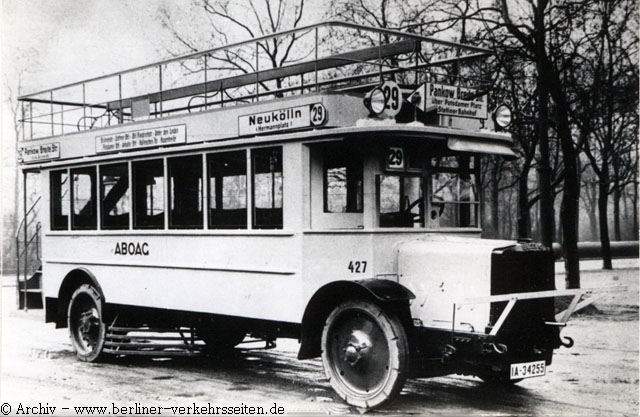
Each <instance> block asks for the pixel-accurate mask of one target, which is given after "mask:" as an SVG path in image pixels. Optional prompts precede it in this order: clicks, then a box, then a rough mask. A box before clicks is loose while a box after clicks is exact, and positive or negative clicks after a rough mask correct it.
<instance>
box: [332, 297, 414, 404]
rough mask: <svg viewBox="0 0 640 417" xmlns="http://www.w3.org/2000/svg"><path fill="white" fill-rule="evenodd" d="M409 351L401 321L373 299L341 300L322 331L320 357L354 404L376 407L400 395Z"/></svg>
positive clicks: (336, 387) (345, 397)
mask: <svg viewBox="0 0 640 417" xmlns="http://www.w3.org/2000/svg"><path fill="white" fill-rule="evenodd" d="M408 356H409V348H408V341H407V336H406V333H405V330H404V327H403V326H402V324H401V323H400V320H399V319H398V318H397V317H396V316H395V315H393V314H391V313H388V312H386V311H384V310H383V309H381V308H380V307H378V306H377V305H376V304H373V303H371V302H369V301H347V302H344V303H342V304H340V305H339V306H338V307H336V308H335V309H334V310H333V311H332V312H331V314H330V315H329V317H328V318H327V321H326V323H325V326H324V329H323V331H322V362H323V364H324V369H325V372H326V374H327V376H328V377H329V381H330V383H331V386H332V387H333V389H334V390H335V391H336V393H337V394H338V395H339V396H340V397H341V398H342V399H343V400H344V401H345V402H346V403H347V404H351V405H354V406H356V407H361V408H372V407H376V406H379V405H381V404H383V403H385V402H386V401H388V400H390V399H391V398H393V397H394V396H395V395H397V394H398V393H399V392H400V391H401V390H402V387H403V385H404V381H405V379H406V373H407V367H408Z"/></svg>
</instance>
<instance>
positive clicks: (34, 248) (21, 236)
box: [15, 197, 43, 310]
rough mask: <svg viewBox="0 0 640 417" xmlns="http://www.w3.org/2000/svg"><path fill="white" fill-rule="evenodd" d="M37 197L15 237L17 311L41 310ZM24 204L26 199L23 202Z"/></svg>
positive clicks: (26, 211)
mask: <svg viewBox="0 0 640 417" xmlns="http://www.w3.org/2000/svg"><path fill="white" fill-rule="evenodd" d="M40 199H41V197H38V198H37V199H36V200H35V202H33V203H32V204H31V206H30V207H29V208H28V209H27V210H25V214H24V217H23V218H22V220H21V222H20V224H19V225H18V229H17V231H16V236H15V245H16V296H17V300H18V303H17V304H18V309H20V310H28V309H30V308H31V309H41V308H42V306H43V303H42V261H41V259H40V253H41V248H40V232H41V223H40V221H39V216H38V214H39V207H40V206H39V203H40ZM24 203H25V204H26V203H27V201H26V198H25V200H24Z"/></svg>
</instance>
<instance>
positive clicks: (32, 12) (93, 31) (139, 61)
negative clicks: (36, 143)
mask: <svg viewBox="0 0 640 417" xmlns="http://www.w3.org/2000/svg"><path fill="white" fill-rule="evenodd" d="M231 1H233V0H231ZM193 3H194V1H193V0H0V76H1V77H0V106H1V107H0V110H1V111H0V128H1V129H0V132H1V136H0V145H1V146H0V160H1V161H2V170H1V171H0V201H1V203H0V211H1V216H0V218H2V220H3V221H2V222H0V235H1V236H3V238H6V236H5V234H6V233H5V232H6V230H7V229H8V227H7V225H6V224H5V221H6V217H7V216H6V214H7V213H8V212H9V211H14V210H15V207H14V206H13V201H14V200H15V196H14V194H15V185H14V184H15V183H16V172H17V170H16V155H15V146H16V145H15V140H14V137H15V133H14V116H13V113H12V112H11V108H10V106H9V104H10V102H11V101H10V100H9V95H11V96H12V97H14V98H15V96H17V95H18V94H30V93H34V92H38V91H42V90H46V89H50V88H54V87H59V86H62V85H66V84H69V83H73V82H78V81H82V80H85V79H90V78H94V77H97V76H101V75H106V74H112V73H115V72H118V71H122V70H126V69H129V68H133V67H138V66H141V65H145V64H149V63H153V62H156V61H160V60H162V59H165V58H168V57H170V56H171V54H170V51H171V52H173V53H181V52H182V51H180V48H179V47H178V46H177V45H176V43H175V42H172V41H171V40H172V37H171V35H170V34H169V32H168V31H167V29H166V28H163V27H162V24H161V20H160V10H161V9H163V8H164V9H166V10H167V11H168V12H169V14H170V15H171V18H172V22H173V24H174V25H175V26H176V28H177V29H178V30H179V31H180V32H181V33H192V34H194V36H200V32H198V29H199V28H203V30H202V32H203V33H205V36H206V27H207V25H208V24H209V22H208V21H207V20H206V19H205V17H204V15H203V12H202V10H201V9H197V8H196V7H195V6H194V5H193ZM324 3H325V1H324V0H307V1H306V2H305V14H306V18H305V19H303V22H301V23H302V24H309V23H315V22H317V21H318V20H319V19H321V16H322V15H323V10H324ZM236 35H237V34H236ZM240 36H241V37H242V38H245V36H244V35H240ZM211 46H213V45H211ZM207 47H209V46H208V45H207ZM184 52H187V51H184ZM18 86H20V87H18ZM11 221H13V220H11ZM0 253H1V251H0Z"/></svg>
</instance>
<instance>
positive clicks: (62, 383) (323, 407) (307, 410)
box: [0, 259, 640, 416]
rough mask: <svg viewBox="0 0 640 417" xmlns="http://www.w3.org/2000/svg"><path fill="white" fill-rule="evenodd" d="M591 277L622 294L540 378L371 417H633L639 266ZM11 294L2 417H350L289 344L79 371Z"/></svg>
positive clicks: (428, 387) (429, 392)
mask: <svg viewBox="0 0 640 417" xmlns="http://www.w3.org/2000/svg"><path fill="white" fill-rule="evenodd" d="M599 266H600V262H595V261H588V262H583V263H582V264H581V269H582V270H583V273H582V287H583V288H591V287H609V286H616V285H624V286H626V287H627V291H626V292H612V293H607V294H606V295H605V296H604V297H603V298H601V299H600V300H598V301H597V302H596V303H595V306H596V307H597V310H598V311H596V312H593V311H592V312H590V313H589V314H583V315H577V316H574V317H573V318H572V319H571V320H570V322H569V326H568V327H567V328H566V329H565V330H563V335H566V336H570V337H572V338H573V339H574V340H575V346H574V347H573V348H571V349H566V348H560V349H558V350H557V351H556V354H555V356H554V360H553V364H552V365H551V366H550V367H548V369H547V375H546V376H545V377H542V378H532V379H528V380H525V381H523V382H522V383H520V384H519V385H517V386H515V387H512V388H509V389H496V388H493V387H489V386H487V385H485V384H483V383H482V382H480V380H478V379H476V378H473V377H465V376H458V375H453V376H449V377H442V378H433V379H422V380H411V381H408V382H407V384H406V386H405V389H404V390H403V392H402V394H401V395H400V397H399V398H398V399H397V400H395V401H394V402H393V403H391V404H389V405H387V406H384V407H382V408H380V409H378V410H374V411H371V412H370V413H369V414H373V415H378V414H379V415H396V414H402V415H407V414H412V415H436V416H438V415H446V416H458V415H465V416H467V415H482V416H485V415H492V416H493V415H536V416H594V415H602V416H632V415H633V416H635V415H638V413H639V405H638V396H639V388H638V386H639V385H638V378H639V371H638V339H639V337H640V336H639V335H640V333H639V328H638V299H639V295H638V279H639V275H638V260H637V259H633V260H618V261H615V262H614V268H615V269H614V270H613V271H606V272H604V271H601V270H600V269H599ZM556 269H557V270H562V266H561V265H560V264H558V265H557V268H556ZM556 278H557V287H558V288H563V287H564V276H563V274H561V273H559V274H557V276H556ZM12 285H13V282H12V278H11V277H4V278H3V288H2V333H1V334H0V337H1V339H2V345H1V347H2V351H1V356H0V367H1V373H0V378H1V379H0V413H2V414H3V415H5V414H4V412H5V411H6V410H8V408H6V407H7V406H6V405H5V404H8V406H10V407H11V411H10V413H9V414H10V415H22V414H24V411H25V410H26V407H34V406H35V407H36V408H35V409H28V410H27V411H29V414H36V413H38V412H39V414H44V412H50V414H53V415H56V416H63V415H74V416H75V415H81V414H82V415H84V414H88V413H89V411H88V409H82V410H80V409H75V408H74V407H79V406H104V407H106V408H105V409H104V410H103V411H104V412H105V414H112V415H113V414H124V413H123V412H126V413H127V414H134V413H136V412H140V411H144V409H143V408H141V407H148V408H147V409H146V410H147V412H149V411H150V410H151V408H149V407H153V406H157V407H162V408H161V409H162V414H163V415H175V414H178V415H180V414H182V415H186V414H187V412H188V411H189V410H190V412H189V414H190V415H193V414H194V413H193V411H194V409H193V406H194V405H195V406H197V407H201V406H204V407H209V406H213V407H215V406H218V407H241V408H239V409H231V408H227V409H225V411H238V410H239V411H243V412H244V413H245V414H249V413H250V412H251V409H250V408H248V407H257V406H261V407H263V410H264V411H265V414H272V410H273V411H275V413H276V414H278V413H280V412H284V413H285V414H313V415H317V414H322V415H327V414H358V410H356V409H353V408H350V407H347V406H345V405H344V403H342V402H341V400H340V399H339V398H338V397H337V396H336V395H335V394H334V393H333V391H332V390H331V388H330V387H329V384H328V381H327V379H326V377H325V375H324V371H323V370H322V363H321V361H319V360H310V361H298V360H297V359H296V353H297V351H296V348H297V343H296V342H295V341H287V340H279V341H278V347H277V348H276V349H274V350H268V351H250V352H241V353H238V354H237V355H234V356H231V357H228V358H226V359H225V360H224V361H217V360H213V359H207V358H180V359H151V358H147V357H119V358H113V359H112V360H110V361H108V362H106V363H100V364H87V363H81V362H79V361H77V360H76V358H75V355H74V353H73V351H72V349H71V344H70V342H69V338H68V336H67V333H66V330H56V329H54V326H53V325H51V324H45V323H44V314H43V312H42V311H41V310H40V311H37V310H31V311H29V312H28V313H25V312H22V311H16V307H15V287H13V286H12ZM274 404H275V408H274ZM41 407H45V408H41ZM46 407H56V409H55V411H53V409H50V408H49V409H47V408H46ZM63 407H64V408H63ZM123 407H124V408H123ZM136 407H137V408H136ZM169 407H174V408H169ZM175 407H183V409H180V408H175ZM188 407H192V408H191V409H188ZM242 407H245V408H244V409H243V408H242ZM20 410H22V413H20ZM222 410H223V409H222V408H219V409H218V412H220V411H222ZM256 410H257V409H256ZM51 411H53V412H52V413H51ZM92 412H93V413H94V414H97V413H99V411H98V410H97V409H95V410H92Z"/></svg>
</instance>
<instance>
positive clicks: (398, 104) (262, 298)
mask: <svg viewBox="0 0 640 417" xmlns="http://www.w3.org/2000/svg"><path fill="white" fill-rule="evenodd" d="M336 27H337V28H338V29H340V28H342V29H345V30H346V29H350V30H351V29H355V30H365V28H361V27H357V26H355V25H347V24H335V23H327V24H321V25H316V26H313V27H311V28H307V29H305V30H309V31H310V32H309V33H313V31H315V36H316V37H317V36H318V30H319V29H320V30H324V29H327V30H330V29H331V30H333V29H335V28H336ZM301 30H302V29H301ZM379 32H381V33H383V32H384V33H386V34H387V35H389V36H391V37H400V36H401V35H402V34H398V33H397V32H394V31H379ZM291 33H298V32H288V33H285V34H283V35H281V36H287V35H290V34H291ZM279 36H280V35H279ZM403 36H405V38H400V39H403V40H400V41H397V42H396V43H395V44H394V43H389V44H385V45H379V46H377V47H375V48H364V49H362V50H360V51H355V52H342V53H341V54H337V55H331V56H329V57H324V58H322V57H318V53H316V57H315V60H314V61H312V62H311V64H294V65H290V66H285V67H283V68H281V69H277V70H264V71H260V72H256V73H255V79H256V81H255V82H254V81H253V78H251V74H250V75H249V76H246V75H237V76H232V77H227V78H223V79H221V80H215V79H212V78H207V75H205V76H204V77H205V79H204V82H201V83H200V84H195V85H194V86H189V85H187V86H185V87H181V88H174V89H172V90H166V89H165V90H164V91H163V90H162V82H161V83H160V91H159V92H157V91H156V92H150V93H148V94H147V95H144V94H143V95H139V96H135V97H129V96H126V95H123V93H122V87H121V85H122V80H123V77H126V76H127V74H128V72H124V73H121V74H114V75H113V76H111V78H113V77H116V78H117V79H118V80H119V83H120V90H119V92H118V97H117V99H110V100H107V101H105V102H101V103H99V104H96V103H92V104H86V101H85V87H87V86H88V85H90V84H91V83H92V82H94V81H95V80H90V81H87V82H83V83H78V84H74V85H72V86H67V87H64V88H62V89H54V90H50V91H47V92H44V93H38V94H33V95H29V96H24V97H22V98H21V99H22V101H23V103H24V104H25V105H26V106H29V109H30V110H28V111H27V112H26V113H27V114H28V116H29V117H25V120H24V123H25V130H28V129H27V128H28V127H31V136H34V137H29V138H25V141H24V142H23V143H22V163H23V165H22V166H23V170H24V172H25V174H28V173H33V172H37V173H39V174H40V177H41V193H42V196H43V204H42V206H43V210H42V216H41V217H42V230H43V236H42V273H43V298H44V304H45V307H46V318H47V321H52V322H55V323H56V325H57V326H58V327H67V326H68V327H70V332H71V335H72V342H73V344H74V348H76V350H77V351H78V357H79V358H80V359H82V360H87V361H93V360H97V359H99V358H101V357H102V355H103V354H104V353H105V352H111V353H119V352H123V351H124V352H134V351H135V346H134V345H135V344H134V343H131V340H130V338H129V339H128V336H126V335H127V333H129V332H132V331H134V330H135V329H145V328H166V329H181V328H185V327H186V328H190V329H192V335H193V336H194V337H195V338H196V339H200V338H201V339H203V340H204V341H205V342H206V343H207V345H208V348H211V349H218V350H219V349H223V348H230V347H233V346H234V345H236V344H237V343H239V342H240V341H241V340H242V338H243V337H244V336H245V335H247V334H248V335H252V336H255V337H259V338H264V339H266V340H267V341H268V342H272V341H273V340H275V339H276V338H278V337H288V338H296V339H298V340H299V341H300V342H301V348H300V353H299V357H300V358H301V359H305V358H311V357H317V356H322V358H323V361H324V364H325V369H326V371H327V375H328V376H329V378H330V381H331V384H332V386H333V387H334V388H335V390H336V392H337V393H338V394H339V395H340V396H341V397H342V398H343V399H344V400H345V401H347V402H348V403H350V404H353V405H356V406H359V407H364V408H370V407H375V406H378V405H380V404H382V403H384V402H385V401H387V400H388V399H390V398H392V397H393V396H394V395H396V394H397V393H398V392H399V391H400V389H401V388H402V385H403V382H404V380H405V378H407V377H410V376H414V377H423V376H432V375H445V374H449V373H456V372H458V373H467V374H473V375H478V376H480V377H482V378H483V379H486V380H491V381H500V382H505V383H511V382H517V381H518V380H520V379H522V378H525V377H530V376H539V375H541V374H543V373H544V369H545V366H546V365H549V364H550V363H551V357H552V352H553V350H554V349H555V348H557V347H559V346H560V345H561V344H563V343H564V342H563V341H562V340H561V339H560V337H559V331H558V328H559V327H558V323H555V319H554V311H553V302H552V298H549V297H552V296H553V295H555V293H553V291H552V290H554V284H553V254H552V252H551V251H550V250H548V249H546V248H543V247H541V246H540V245H535V244H530V243H516V242H506V241H490V240H482V239H480V235H481V229H480V198H481V192H480V183H479V178H478V177H479V172H480V161H479V158H480V156H481V155H486V154H492V155H502V156H513V153H512V151H511V149H510V147H511V145H512V140H511V137H510V135H508V134H507V133H496V132H492V131H490V130H488V129H485V128H481V127H482V126H481V124H480V122H479V120H473V119H458V118H453V119H451V118H450V117H449V116H447V114H448V113H447V111H451V109H450V108H448V109H449V110H447V108H445V109H444V113H440V114H438V112H439V111H440V110H439V109H436V108H435V107H434V108H429V107H428V103H427V102H426V101H424V98H425V97H424V96H423V97H422V98H421V97H420V96H419V94H420V93H422V94H423V95H429V93H428V92H427V88H428V87H427V86H428V85H429V84H428V82H427V83H425V82H424V76H425V74H426V73H425V72H424V68H428V67H429V65H428V64H419V63H417V64H416V65H415V66H413V65H412V66H409V67H406V68H400V67H397V68H394V67H392V66H391V68H392V69H391V70H387V68H386V67H384V68H383V59H384V58H388V57H389V56H391V54H392V52H394V51H396V53H397V54H405V55H411V54H415V53H416V51H419V48H421V45H422V44H423V43H429V42H436V43H438V42H437V41H435V40H433V39H430V38H423V37H419V36H414V35H403ZM257 41H260V40H253V41H251V42H247V43H246V45H253V44H254V42H257ZM440 44H441V45H444V46H453V47H456V48H461V47H463V46H461V45H457V44H450V43H447V42H441V43H440ZM239 45H240V46H242V45H244V44H239ZM316 45H317V43H316ZM237 46H238V45H236V46H235V47H237ZM468 50H469V51H470V55H469V56H467V57H464V56H463V57H460V56H458V57H457V58H456V59H457V60H459V61H461V62H462V61H466V60H468V59H475V58H477V56H474V54H476V55H480V56H481V55H486V52H485V51H482V50H480V49H479V48H473V47H469V49H468ZM216 51H217V50H214V51H208V52H203V53H202V54H195V55H193V56H189V57H187V58H188V59H202V58H203V57H204V59H205V61H204V62H205V64H204V65H205V66H206V65H207V64H206V62H207V61H206V57H207V56H209V55H208V54H214V53H215V52H216ZM347 58H348V59H347ZM356 58H358V59H360V60H361V61H358V62H359V63H368V64H369V65H373V66H374V68H377V69H379V72H378V71H375V72H373V75H369V77H370V78H371V77H374V78H375V77H379V80H377V81H376V82H374V83H373V84H366V83H365V84H364V86H360V87H359V89H358V88H353V85H354V82H355V81H354V80H350V83H351V87H349V86H347V87H345V86H344V84H343V85H342V86H341V87H339V88H338V87H333V88H332V89H330V90H327V91H318V90H321V88H319V86H323V85H324V84H323V83H321V82H319V79H318V71H319V70H327V69H328V68H329V69H330V68H333V67H339V66H341V65H347V64H353V62H354V61H353V60H354V59H356ZM416 59H417V58H416ZM171 62H173V61H171ZM171 62H169V63H171ZM345 62H346V63H345ZM384 62H386V61H384ZM450 62H453V61H451V60H450V61H447V60H444V61H442V63H443V64H445V65H446V64H448V63H450ZM169 63H164V64H161V65H158V66H157V67H155V66H149V67H144V68H142V69H141V70H144V71H146V70H149V68H151V69H154V68H158V69H159V71H160V78H161V80H162V71H161V69H162V68H164V67H163V65H168V64H169ZM305 65H306V66H305ZM385 65H389V66H390V65H391V64H385ZM394 65H400V64H394ZM332 66H333V67H332ZM400 70H402V71H404V72H405V73H410V74H413V73H415V77H414V79H413V83H408V84H407V83H405V84H407V85H405V86H403V87H399V86H398V84H397V83H395V82H393V80H392V79H393V78H394V77H396V75H395V74H397V73H399V72H400ZM270 71H271V72H270ZM272 71H280V72H277V73H273V74H272ZM205 73H208V71H207V72H205ZM314 73H315V80H314V82H311V83H310V85H308V86H306V87H305V85H304V84H301V85H298V86H297V87H295V88H298V89H299V90H300V91H301V92H302V94H299V95H291V96H287V97H281V95H286V94H284V93H283V94H280V93H278V94H275V93H271V94H272V95H271V96H270V97H268V98H266V99H265V98H261V97H262V95H268V92H265V91H262V93H259V94H258V93H257V92H256V91H258V92H259V91H260V88H263V89H264V88H266V87H265V85H264V83H266V82H267V81H268V80H269V79H274V78H276V75H277V76H278V77H280V78H286V77H291V76H294V75H295V76H298V75H300V78H301V79H302V80H304V74H307V76H308V75H309V74H314ZM270 74H271V75H270ZM274 74H275V75H274ZM430 76H434V75H430ZM261 77H262V78H261ZM268 77H271V78H268ZM104 78H109V77H104ZM385 79H386V81H385ZM100 80H102V78H101V79H100ZM100 80H98V81H100ZM225 82H226V83H227V84H225ZM327 82H329V81H327ZM212 83H218V84H215V86H217V87H216V88H219V91H220V95H219V96H217V99H216V100H214V99H210V100H211V102H210V103H207V97H209V96H207V94H208V91H209V92H210V91H215V90H214V89H213V87H214V84H212ZM243 83H244V84H243ZM307 84H309V83H307ZM225 85H231V86H232V87H234V88H236V87H238V85H241V86H244V87H246V86H247V85H248V86H254V87H255V88H256V91H254V93H253V94H254V95H253V96H252V95H249V96H248V97H249V100H252V102H251V103H246V102H245V103H233V104H235V105H229V104H231V103H226V105H225V103H223V99H222V98H220V97H223V98H224V97H225V96H224V95H223V92H222V90H223V89H224V88H226V87H225ZM433 85H436V87H435V88H437V89H438V90H437V91H439V92H440V93H439V94H445V93H446V91H450V92H451V93H446V94H454V92H453V91H455V88H454V87H447V86H444V85H442V84H431V87H433ZM356 86H357V84H356ZM410 86H411V88H410ZM79 87H82V100H75V101H73V100H62V99H60V100H57V101H56V100H55V98H54V96H55V95H58V94H60V95H62V92H63V91H65V89H67V88H79ZM431 87H429V88H431ZM87 88H88V87H87ZM229 88H231V87H229ZM295 88H294V87H291V88H289V90H286V93H289V92H290V91H293V90H294V89H295ZM305 88H306V90H305ZM376 88H380V91H376ZM456 88H457V89H458V91H460V88H461V87H456ZM465 88H466V87H465ZM465 88H463V90H464V91H466V92H464V94H463V93H458V94H460V98H458V99H455V102H454V104H455V105H456V106H459V107H460V108H465V109H466V110H465V113H464V114H465V116H469V114H471V113H473V114H475V111H476V110H473V109H479V110H478V111H479V112H480V113H483V112H484V113H486V111H487V109H486V97H485V98H483V97H482V96H480V97H479V98H478V97H477V96H476V97H471V98H469V97H468V96H469V95H470V94H471V93H469V91H472V90H470V89H465ZM309 90H313V91H309ZM203 91H204V96H198V95H197V94H201V93H203ZM474 91H475V90H474ZM375 94H378V97H377V98H376V96H375ZM380 94H382V95H380ZM416 94H417V95H416ZM191 95H193V96H194V97H199V98H200V99H201V100H204V104H203V105H202V104H201V105H199V106H198V108H197V110H198V111H196V112H192V109H191V107H190V106H191V103H192V101H191V99H189V103H188V105H186V106H185V104H184V103H183V104H176V105H174V107H169V103H170V102H171V100H181V99H184V98H185V97H186V98H188V97H189V96H191ZM202 97H204V98H202ZM380 97H382V99H383V101H384V103H382V104H383V107H384V105H386V107H387V109H386V110H384V109H383V110H384V111H387V110H388V111H390V112H391V113H392V114H391V115H389V114H386V115H385V114H381V115H378V114H377V113H378V112H379V110H380V109H377V108H376V107H375V106H376V103H375V101H376V100H378V99H380ZM416 97H417V98H416ZM225 100H227V101H231V100H230V99H225ZM394 100H395V101H394ZM421 100H422V101H423V102H424V103H426V104H424V103H423V104H421ZM74 103H75V104H74ZM39 104H42V105H45V106H49V105H51V108H52V109H53V106H54V104H55V105H56V106H60V108H61V110H60V111H53V110H52V111H51V115H50V120H51V124H52V127H51V132H50V133H49V132H47V133H45V134H44V135H41V136H42V137H35V136H38V135H34V134H33V126H34V123H37V120H36V119H38V118H39V117H40V118H41V117H42V115H41V114H40V113H37V112H34V111H33V109H32V107H33V106H36V105H39ZM163 105H164V106H165V108H164V109H163ZM65 107H66V109H65ZM436 107H437V106H436ZM445 107H446V106H445ZM185 109H187V110H188V111H186V110H185ZM71 111H74V112H75V113H73V115H76V116H78V115H81V117H80V118H79V121H78V123H77V129H75V130H76V131H74V132H69V128H68V127H67V128H66V129H67V131H66V132H65V126H68V124H66V125H65V123H64V121H63V118H64V120H68V119H69V117H71V116H69V114H68V112H71ZM102 111H104V113H101V114H100V116H93V112H98V113H100V112H102ZM47 117H48V116H47ZM105 118H106V121H104V119H105ZM478 119H482V117H479V118H478ZM58 121H59V122H60V123H57V122H58ZM102 122H104V123H105V124H106V126H102V127H100V128H99V127H98V124H99V123H102ZM58 125H60V126H61V127H60V126H58ZM451 125H453V127H451ZM468 125H472V126H473V127H472V128H469V127H468ZM455 126H458V127H457V128H456V127H455ZM465 126H467V127H465ZM57 129H59V130H60V131H58V130H57ZM523 293H526V294H527V295H528V297H529V298H533V301H532V300H528V301H526V302H523V303H518V305H516V300H517V299H518V297H522V295H521V294H523ZM538 293H540V295H539V296H538V295H536V294H538ZM504 294H512V298H513V300H514V301H509V302H506V301H504V302H502V303H501V304H500V303H496V302H491V301H492V298H491V297H496V296H501V295H504ZM474 297H476V298H477V297H485V298H486V301H485V302H480V303H475V304H465V302H464V300H465V299H469V298H474ZM549 302H551V304H549ZM520 304H524V306H523V307H519V305H520ZM514 305H515V306H514ZM560 325H562V323H560ZM523 333H526V336H524V337H523V336H522V334H523ZM127 340H128V342H129V346H130V348H127ZM564 344H567V343H564ZM192 347H193V346H192ZM527 364H530V366H529V368H528V369H529V370H528V371H527V366H526V365H527ZM531 364H533V365H531ZM518 366H523V369H525V371H524V372H525V373H522V372H520V373H518V372H516V374H515V377H514V373H513V372H514V371H513V369H516V371H517V370H518V369H520V368H518ZM532 366H533V371H531V369H532Z"/></svg>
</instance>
